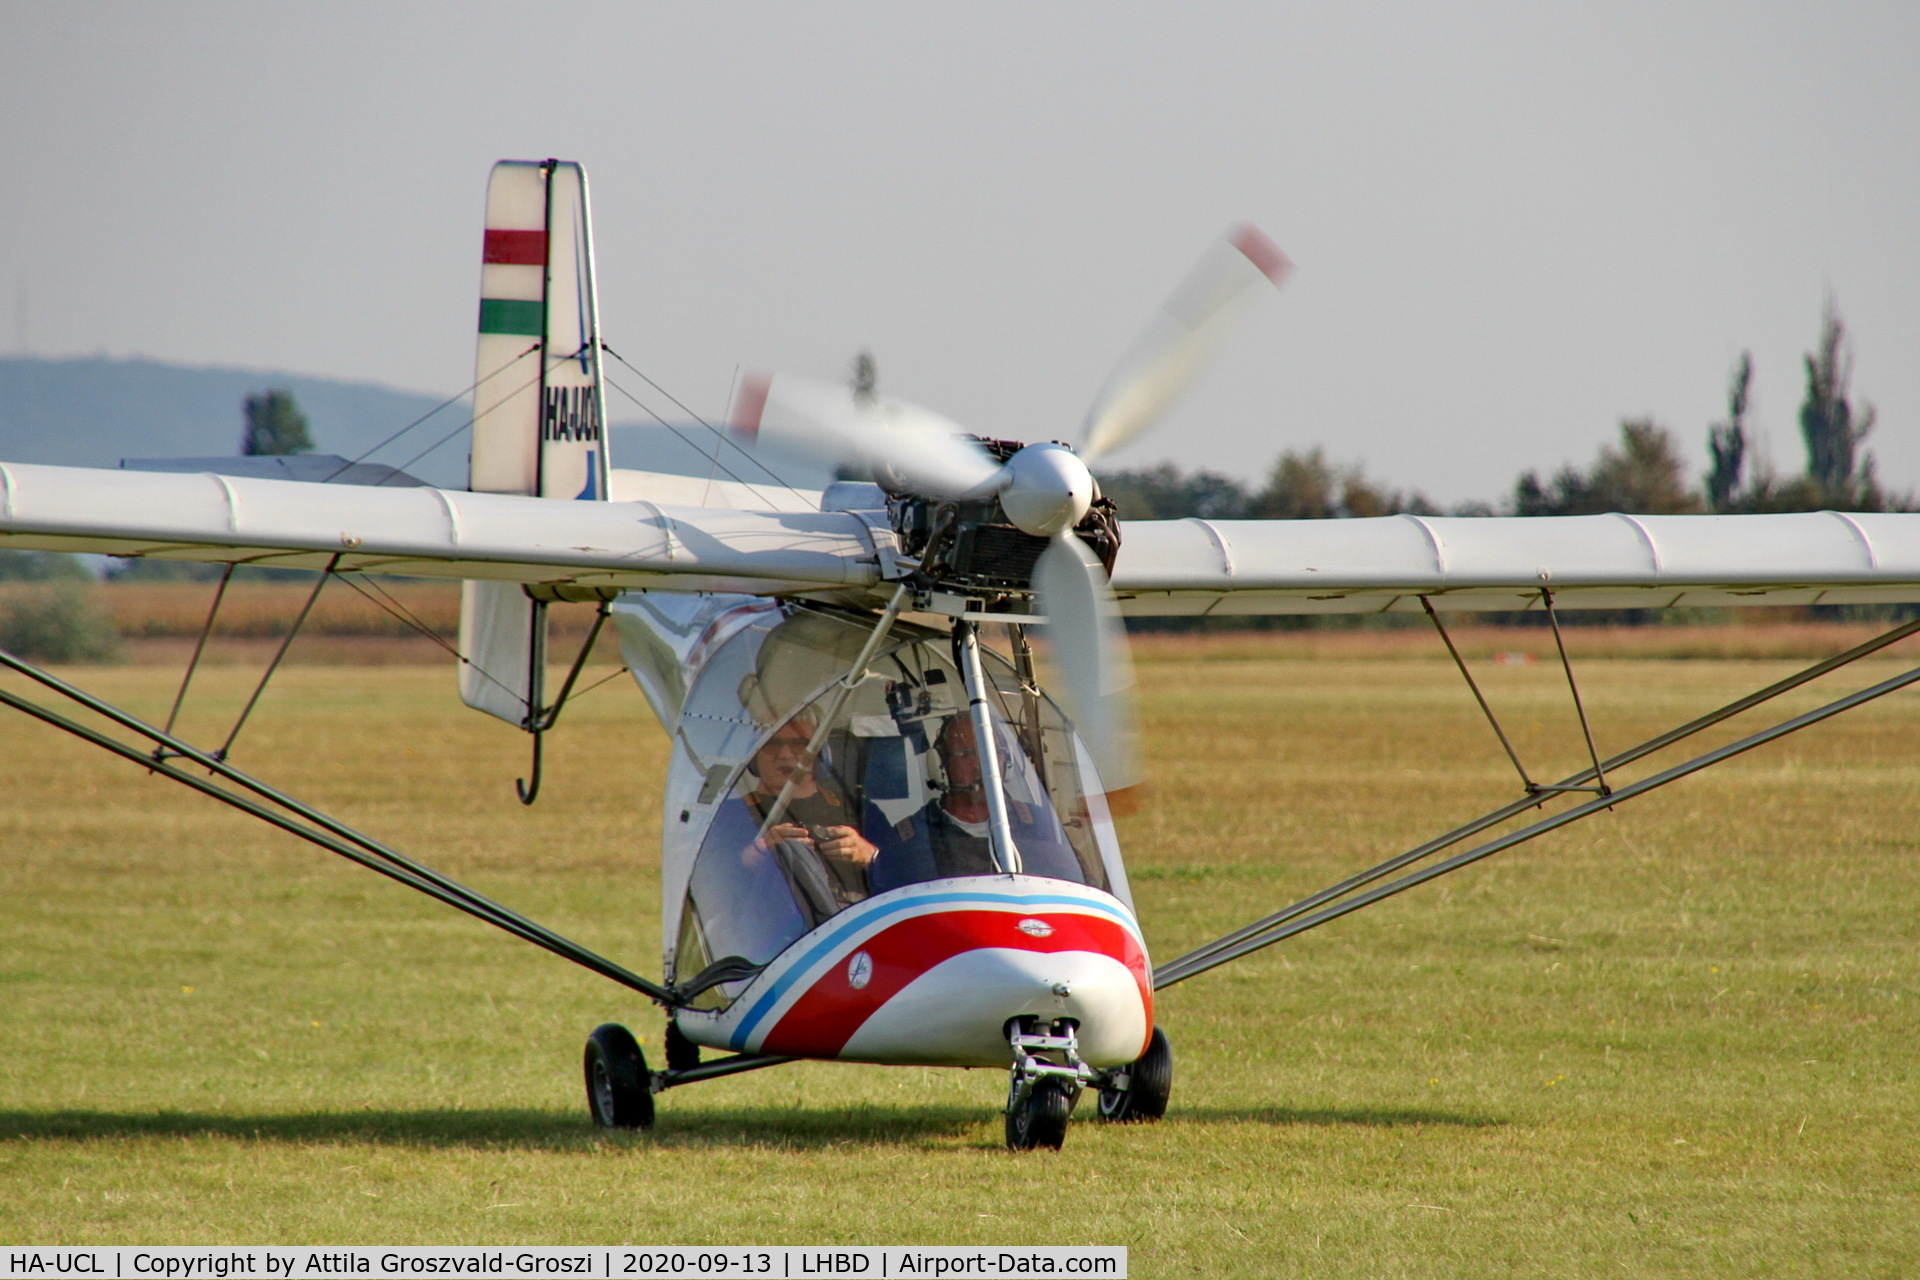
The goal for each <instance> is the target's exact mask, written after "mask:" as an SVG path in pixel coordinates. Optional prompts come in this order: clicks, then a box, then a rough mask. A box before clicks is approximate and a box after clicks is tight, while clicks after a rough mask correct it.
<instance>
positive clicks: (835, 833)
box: [776, 827, 880, 867]
mask: <svg viewBox="0 0 1920 1280" xmlns="http://www.w3.org/2000/svg"><path fill="white" fill-rule="evenodd" d="M777 829H778V828H776V830H777ZM820 832H821V834H822V835H824V836H826V839H824V840H817V841H815V842H814V847H815V848H817V849H819V850H820V852H822V853H825V854H831V855H832V856H833V857H836V858H839V859H841V860H843V861H845V862H851V863H852V864H853V865H854V866H856V867H864V866H866V865H867V864H868V863H869V862H872V861H873V855H874V854H876V853H878V852H880V851H879V850H878V849H877V848H875V847H874V846H873V845H872V844H870V843H868V842H867V839H866V837H864V836H862V835H861V834H860V833H859V832H858V831H855V830H854V829H853V828H852V827H822V828H820Z"/></svg>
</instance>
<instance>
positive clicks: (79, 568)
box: [0, 551, 93, 582]
mask: <svg viewBox="0 0 1920 1280" xmlns="http://www.w3.org/2000/svg"><path fill="white" fill-rule="evenodd" d="M92 577H93V575H92V574H91V573H88V572H87V566H86V565H85V564H83V563H82V562H81V560H80V558H79V557H78V556H74V555H69V554H68V553H66V552H64V551H0V582H86V581H88V580H90V579H91V578H92Z"/></svg>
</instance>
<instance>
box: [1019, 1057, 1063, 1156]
mask: <svg viewBox="0 0 1920 1280" xmlns="http://www.w3.org/2000/svg"><path fill="white" fill-rule="evenodd" d="M1072 1114H1073V1095H1072V1094H1070V1093H1069V1092H1068V1091H1067V1089H1066V1086H1064V1085H1062V1084H1061V1083H1060V1082H1059V1081H1058V1080H1056V1079H1054V1078H1053V1077H1051V1076H1042V1077H1041V1078H1040V1079H1038V1080H1035V1081H1034V1082H1033V1090H1032V1092H1030V1093H1028V1094H1027V1100H1026V1101H1025V1102H1023V1103H1022V1104H1020V1106H1019V1107H1018V1108H1016V1109H1014V1110H1012V1111H1009V1112H1007V1145H1008V1146H1009V1147H1011V1148H1013V1149H1014V1150H1015V1151H1031V1150H1033V1149H1034V1148H1035V1147H1051V1148H1053V1149H1054V1150H1055V1151H1058V1150H1059V1149H1060V1144H1061V1143H1063V1142H1065V1141H1066V1140H1067V1117H1069V1116H1071V1115H1072Z"/></svg>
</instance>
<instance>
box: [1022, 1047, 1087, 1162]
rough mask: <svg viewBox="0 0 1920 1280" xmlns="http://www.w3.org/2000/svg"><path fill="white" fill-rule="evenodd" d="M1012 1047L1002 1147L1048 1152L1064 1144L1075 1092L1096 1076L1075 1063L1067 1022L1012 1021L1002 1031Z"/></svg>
mask: <svg viewBox="0 0 1920 1280" xmlns="http://www.w3.org/2000/svg"><path fill="white" fill-rule="evenodd" d="M1007 1042H1008V1043H1009V1044H1010V1045H1012V1047H1013V1077H1012V1080H1011V1081H1010V1083H1009V1084H1008V1087H1007V1146H1008V1147H1010V1148H1012V1149H1013V1150H1015V1151H1032V1150H1034V1149H1035V1148H1038V1147H1049V1148H1051V1149H1053V1150H1055V1151H1058V1150H1059V1149H1060V1145H1061V1143H1063V1142H1065V1141H1066V1139H1067V1120H1068V1118H1069V1117H1071V1116H1072V1115H1073V1104H1074V1103H1076V1102H1078V1101H1079V1100H1080V1091H1081V1089H1082V1088H1084V1087H1085V1086H1086V1084H1087V1082H1088V1081H1089V1080H1093V1079H1096V1078H1098V1076H1099V1074H1100V1073H1099V1072H1097V1071H1096V1070H1094V1069H1093V1068H1092V1067H1089V1066H1088V1065H1087V1064H1086V1063H1084V1062H1082V1061H1081V1060H1080V1042H1079V1040H1078V1038H1077V1036H1076V1031H1075V1027H1074V1024H1073V1021H1072V1020H1071V1019H1068V1018H1062V1019H1061V1020H1060V1021H1058V1022H1041V1021H1039V1020H1038V1019H1035V1018H1031V1017H1027V1018H1016V1019H1015V1020H1014V1021H1013V1022H1011V1023H1009V1024H1008V1026H1007Z"/></svg>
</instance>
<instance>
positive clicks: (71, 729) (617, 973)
mask: <svg viewBox="0 0 1920 1280" xmlns="http://www.w3.org/2000/svg"><path fill="white" fill-rule="evenodd" d="M0 667H6V668H9V669H11V670H13V671H17V672H19V673H20V674H21V675H23V676H26V677H27V678H28V679H30V680H33V681H36V682H38V683H39V684H41V685H44V686H45V687H47V688H49V689H51V690H53V691H54V692H55V693H58V694H61V695H63V696H64V697H67V698H69V699H71V700H72V701H74V702H77V703H79V704H80V705H81V706H83V707H85V708H87V709H88V710H89V711H93V712H95V713H97V714H99V715H102V716H105V717H106V718H107V719H109V720H111V721H113V722H114V723H115V724H117V725H120V726H121V727H122V728H125V729H130V730H132V731H133V732H134V733H137V734H139V735H140V736H142V737H144V738H147V739H148V740H150V741H152V742H153V743H155V744H156V746H158V747H159V748H161V749H162V750H163V751H164V752H165V753H166V754H165V756H164V758H162V757H159V756H158V755H157V754H156V755H148V754H146V753H144V752H142V751H140V750H139V749H138V748H137V747H132V746H129V745H128V744H126V743H124V742H121V741H119V740H118V739H116V738H113V737H110V736H108V735H107V734H104V733H102V732H100V731H99V730H97V729H93V728H90V727H88V726H87V725H84V724H81V723H79V722H78V721H75V720H71V719H68V718H67V717H66V716H63V715H60V714H59V713H58V712H55V711H50V710H48V709H47V708H45V707H42V706H40V705H38V704H37V703H35V702H33V701H31V700H29V699H27V698H23V697H21V696H19V695H18V694H15V693H12V692H10V691H9V690H6V689H0V704H4V705H6V706H10V707H13V708H14V709H15V710H18V711H22V712H25V713H26V714H27V715H30V716H32V717H34V718H35V719H37V720H40V721H42V722H44V723H46V724H50V725H52V726H53V727H55V728H57V729H64V730H65V731H66V732H68V733H70V734H72V735H73V736H75V737H77V738H80V739H82V740H83V741H86V742H91V743H93V744H94V745H95V746H97V747H101V748H103V749H105V750H107V751H110V752H112V753H113V754H114V755H117V756H120V757H122V758H123V759H126V760H130V761H133V762H134V763H135V764H138V765H141V766H142V767H144V768H146V769H149V770H151V771H153V772H155V773H160V774H164V775H165V776H166V777H168V778H171V779H172V780H173V781H175V782H178V783H181V784H182V785H184V786H187V787H191V788H192V789H194V790H195V791H199V792H201V793H202V794H204V795H208V796H211V797H213V798H214V799H216V800H219V801H221V802H222V803H223V804H228V805H232V806H233V807H234V808H236V809H239V810H241V811H242V812H244V813H250V814H252V815H253V816H254V817H256V818H259V819H261V820H262V821H264V822H267V823H269V824H271V825H273V826H276V827H279V828H280V829H281V830H282V831H286V832H289V833H290V834H292V835H296V836H299V837H300V838H301V839H303V840H307V841H310V842H312V843H314V844H317V845H319V846H320V847H321V848H323V849H326V850H328V851H330V852H332V853H337V854H339V855H340V856H341V857H343V858H346V859H348V860H350V861H352V862H356V863H358V864H359V865H361V866H363V867H366V868H367V869H368V870H370V871H377V872H379V873H380V874H381V875H383V876H386V877H388V878H389V879H392V880H397V881H399V882H400V883H401V884H404V885H406V886H407V887H408V888H410V889H417V890H419V891H420V892H421V893H424V894H426V895H427V896H428V897H430V898H433V899H435V900H437V901H440V902H443V903H445V904H447V905H448V906H450V907H454V908H455V909H457V910H460V911H464V912H466V913H467V914H468V915H470V916H473V917H475V918H476V919H479V920H483V921H485V922H486V923H488V924H490V925H493V926H495V927H496V928H499V929H503V930H505V931H506V932H508V933H511V934H513V935H514V936H515V937H517V938H521V939H523V940H525V941H527V942H531V943H533V944H534V945H535V946H537V947H540V948H543V949H544V950H547V951H550V952H552V953H553V954H555V955H557V956H559V957H561V958H562V959H565V960H571V961H573V962H574V963H575V964H577V965H580V966H581V967H582V968H586V969H590V970H592V971H593V972H595V973H597V974H599V975H600V976H602V977H604V978H608V979H611V980H612V981H614V982H617V983H619V984H620V985H622V986H624V987H628V988H631V989H632V990H635V991H638V992H640V993H641V994H642V995H645V996H647V997H648V998H649V999H652V1000H654V1001H656V1002H658V1003H659V1004H662V1005H665V1006H667V1007H668V1008H673V1007H675V1006H677V1005H679V1004H681V1003H683V1002H682V1001H680V1000H678V999H677V998H675V996H674V994H673V993H672V992H671V991H669V990H668V989H667V988H665V987H663V986H661V985H660V984H659V983H656V982H649V981H648V980H647V979H645V978H643V977H641V976H640V975H639V974H636V973H634V972H632V971H631V970H628V969H626V968H624V967H622V966H621V965H618V964H615V963H614V962H613V961H611V960H608V959H606V958H604V957H602V956H599V955H597V954H595V953H594V952H592V951H589V950H587V948H585V947H583V946H581V945H580V944H579V943H577V942H572V941H570V940H568V939H567V938H564V937H562V936H560V935H559V934H557V933H555V932H554V931H553V930H551V929H549V928H547V927H546V926H545V925H541V924H537V923H535V922H534V921H532V920H529V919H528V918H527V917H525V916H523V915H521V914H519V913H518V912H516V911H513V910H511V909H510V908H508V907H504V906H502V905H500V904H499V903H497V902H494V901H493V900H492V899H490V898H486V897H484V896H482V895H481V894H478V893H475V892H474V891H473V890H472V889H469V888H467V887H466V886H465V885H463V884H460V883H459V882H458V881H456V880H453V879H451V878H449V877H447V876H444V875H442V874H440V873H439V872H437V871H435V870H433V869H432V868H431V867H428V866H426V865H424V864H422V863H419V862H416V861H414V860H413V859H411V858H409V857H407V856H406V855H405V854H403V853H400V852H399V851H398V850H396V849H390V848H388V847H387V846H386V845H383V844H381V843H380V842H379V841H377V840H374V839H373V838H372V837H370V836H366V835H362V834H361V833H360V832H358V831H355V830H354V829H353V828H351V827H349V826H347V825H346V824H345V823H343V822H340V821H339V820H337V819H335V818H331V817H328V816H327V815H326V814H324V813H321V812H320V811H319V810H317V809H314V808H312V807H311V806H309V805H305V804H302V803H301V802H300V801H298V800H295V799H294V798H293V797H291V796H289V795H286V794H285V793H283V792H281V791H278V790H276V789H275V788H273V787H270V786H268V785H267V784H266V783H264V782H261V781H259V780H258V779H256V778H253V777H250V776H248V775H247V774H244V773H242V772H240V771H239V770H238V769H235V768H234V767H233V766H232V765H229V764H227V763H226V762H225V761H223V760H220V759H218V758H216V757H215V756H213V755H211V754H209V753H207V752H204V751H201V750H199V749H198V748H197V747H193V746H189V745H188V744H187V743H185V742H183V741H181V740H180V739H178V738H176V737H174V736H173V735H172V734H170V733H167V732H166V731H164V730H161V729H156V728H154V727H153V726H152V725H149V724H147V723H146V722H144V721H142V720H139V719H137V718H135V717H133V716H131V715H128V714H127V713H126V712H124V711H122V710H120V709H119V708H118V707H115V706H113V705H112V704H111V703H108V702H105V701H103V700H101V699H99V698H96V697H94V696H93V695H92V694H90V693H88V692H86V691H85V690H84V689H80V688H77V687H76V686H74V685H71V684H68V683H67V682H66V681H64V680H62V679H60V678H59V677H58V676H55V675H52V674H50V673H48V672H45V671H42V670H40V669H39V668H38V667H35V666H33V665H32V664H31V663H27V662H24V661H22V660H21V659H19V658H17V657H15V656H14V655H13V654H11V653H8V652H7V651H6V650H4V649H0ZM176 758H178V759H185V760H189V761H191V762H192V763H194V764H196V765H199V766H200V767H201V768H203V769H206V770H208V771H209V772H210V773H213V774H216V775H218V776H220V777H222V778H224V779H226V780H227V781H229V782H232V783H234V784H236V785H238V786H240V787H242V788H244V789H246V790H248V791H251V792H253V793H254V795H256V796H259V797H260V798H261V799H260V800H254V799H251V798H249V797H247V796H244V795H239V794H236V793H235V792H233V791H230V790H228V789H227V788H225V787H220V786H215V785H214V784H213V783H212V782H209V781H207V780H205V779H202V778H198V777H195V776H194V775H193V774H191V773H188V772H186V771H185V770H184V769H180V768H178V767H176V766H174V765H173V764H172V763H171V761H172V760H174V759H176ZM262 800H264V801H266V802H267V803H265V804H263V803H261V801H262ZM269 804H271V805H276V806H278V807H279V809H282V810H286V811H287V813H292V814H295V815H297V817H298V819H304V821H300V820H296V818H291V817H288V816H287V813H283V812H279V811H277V810H276V809H274V808H269V807H268V805H269ZM309 824H311V825H309Z"/></svg>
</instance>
